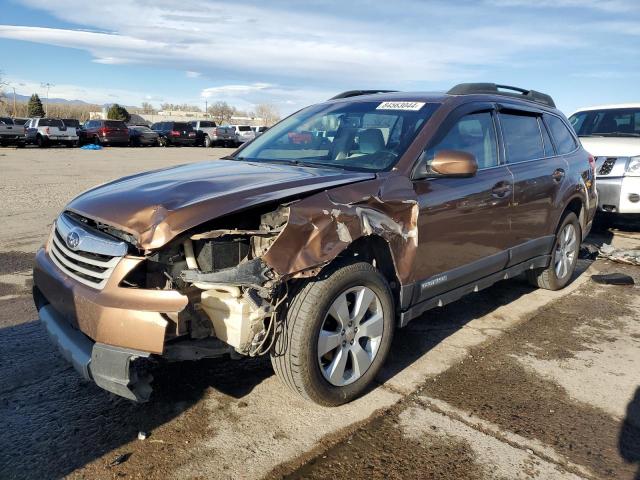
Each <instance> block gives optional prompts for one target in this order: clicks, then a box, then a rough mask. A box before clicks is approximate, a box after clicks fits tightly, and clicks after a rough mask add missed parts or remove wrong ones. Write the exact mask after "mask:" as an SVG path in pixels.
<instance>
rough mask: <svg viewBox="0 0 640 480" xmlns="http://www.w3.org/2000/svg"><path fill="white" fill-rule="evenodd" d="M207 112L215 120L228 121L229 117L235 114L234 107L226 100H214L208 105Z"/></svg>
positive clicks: (219, 121)
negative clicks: (214, 101)
mask: <svg viewBox="0 0 640 480" xmlns="http://www.w3.org/2000/svg"><path fill="white" fill-rule="evenodd" d="M209 113H210V114H211V116H212V117H213V119H214V120H215V121H216V122H218V123H220V124H222V123H228V122H229V120H231V117H233V116H234V115H235V114H236V108H235V107H232V106H231V105H229V104H228V103H227V102H216V103H214V104H213V105H211V106H210V107H209Z"/></svg>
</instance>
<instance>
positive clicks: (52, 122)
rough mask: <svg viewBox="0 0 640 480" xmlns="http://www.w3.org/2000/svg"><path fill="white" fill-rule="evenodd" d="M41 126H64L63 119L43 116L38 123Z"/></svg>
mask: <svg viewBox="0 0 640 480" xmlns="http://www.w3.org/2000/svg"><path fill="white" fill-rule="evenodd" d="M38 125H39V126H41V127H58V128H60V127H63V126H64V125H63V123H62V120H58V119H57V118H41V119H40V123H39V124H38Z"/></svg>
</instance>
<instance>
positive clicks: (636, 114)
mask: <svg viewBox="0 0 640 480" xmlns="http://www.w3.org/2000/svg"><path fill="white" fill-rule="evenodd" d="M569 121H570V122H571V125H572V126H573V128H574V130H575V131H576V133H577V134H578V136H580V137H589V136H595V137H607V136H611V137H640V108H612V109H606V110H588V111H585V112H578V113H575V114H573V115H572V116H571V118H570V119H569Z"/></svg>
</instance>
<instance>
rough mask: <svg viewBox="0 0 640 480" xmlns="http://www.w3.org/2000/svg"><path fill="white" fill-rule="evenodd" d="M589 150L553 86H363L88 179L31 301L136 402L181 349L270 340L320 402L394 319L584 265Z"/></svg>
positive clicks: (210, 353) (64, 347) (45, 258)
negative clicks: (159, 164) (214, 144)
mask: <svg viewBox="0 0 640 480" xmlns="http://www.w3.org/2000/svg"><path fill="white" fill-rule="evenodd" d="M593 167H594V163H593V159H592V158H590V156H589V154H588V153H587V152H586V151H585V150H584V149H583V148H582V146H581V145H580V142H579V141H578V139H577V137H576V136H575V134H574V132H573V131H572V129H571V128H570V127H569V124H568V123H567V120H566V118H565V117H564V116H563V115H562V114H561V113H560V112H559V111H558V110H557V109H556V108H555V105H554V103H553V100H552V99H551V97H549V96H548V95H545V94H542V93H539V92H536V91H533V90H523V89H518V88H514V87H505V86H499V85H495V84H488V83H485V84H462V85H458V86H456V87H454V88H452V89H451V90H450V91H449V92H447V93H446V94H440V93H438V94H430V93H401V92H391V91H373V92H372V91H351V92H345V93H343V94H340V95H338V96H336V97H334V98H333V99H331V100H329V101H327V102H324V103H321V104H317V105H313V106H310V107H308V108H305V109H303V110H300V111H299V112H297V113H295V114H293V115H291V116H290V117H288V118H286V119H285V120H283V121H281V122H280V123H278V124H277V125H276V126H274V127H273V128H271V129H269V130H268V131H267V132H265V133H264V134H262V135H261V136H259V137H257V138H256V139H255V140H253V141H252V142H250V143H248V144H246V145H245V146H244V147H242V148H241V149H239V150H237V151H236V152H235V153H234V154H233V155H231V156H229V157H226V158H224V159H221V160H216V161H206V162H201V163H195V164H189V165H183V166H178V167H175V168H168V169H164V170H157V171H153V172H148V173H141V174H137V175H132V176H129V177H125V178H122V179H120V180H116V181H113V182H110V183H107V184H104V185H101V186H98V187H95V188H93V189H91V190H89V191H86V192H84V193H83V194H81V195H80V196H78V197H77V198H75V199H74V200H72V201H71V202H70V203H69V204H68V205H67V207H66V208H65V209H64V211H63V212H62V213H61V214H60V216H59V217H58V218H57V219H56V220H55V222H54V225H53V228H52V231H51V234H50V237H49V239H48V241H47V243H46V245H45V246H44V247H43V248H42V249H41V250H40V251H39V252H38V253H37V257H36V266H35V271H34V284H35V287H34V299H35V303H36V305H37V307H38V310H39V316H40V319H41V320H42V322H43V323H44V324H45V325H46V328H47V330H48V331H49V333H50V335H51V337H52V339H53V341H54V342H55V343H56V344H57V346H58V347H59V348H60V350H61V351H62V353H63V355H64V356H65V357H66V358H67V359H68V360H69V361H70V362H71V363H72V364H73V365H74V367H75V368H76V369H77V370H78V371H79V372H80V373H81V374H82V375H83V376H84V377H85V378H86V379H88V380H92V381H93V382H95V383H96V384H97V385H99V386H100V387H102V388H104V389H106V390H108V391H110V392H113V393H116V394H118V395H121V396H123V397H127V398H130V399H133V400H137V401H146V400H148V399H149V397H150V394H151V392H152V385H151V383H152V375H151V372H153V368H150V365H151V367H154V368H158V364H162V363H163V362H171V361H192V360H198V359H200V358H211V357H220V356H223V355H232V356H233V357H236V358H238V357H241V356H249V357H251V356H257V355H270V357H271V361H272V364H273V368H274V370H275V372H276V374H277V375H278V377H279V378H280V379H281V380H282V382H283V383H284V384H286V385H287V386H288V387H290V388H291V390H293V391H294V392H296V393H298V394H300V395H301V396H303V397H304V398H307V399H309V400H312V401H314V402H316V403H319V404H322V405H339V404H342V403H345V402H348V401H350V400H352V399H354V398H355V397H357V396H358V395H360V394H362V393H363V392H364V391H365V389H366V388H367V387H368V385H369V384H370V383H371V382H372V380H373V379H374V377H375V376H376V374H377V373H378V372H379V371H380V368H381V366H382V364H383V363H384V361H385V358H386V357H387V354H388V352H389V349H390V347H391V343H392V339H393V334H394V330H395V329H396V328H398V327H403V326H405V325H406V324H407V323H408V322H409V321H410V320H412V319H414V318H416V317H418V316H420V315H421V314H423V313H424V312H426V311H428V310H429V309H432V308H436V307H440V306H442V305H445V304H447V303H450V302H452V301H455V300H456V299H458V298H460V297H461V296H463V295H466V294H471V293H472V292H477V291H479V290H481V289H484V288H486V287H489V286H490V285H492V284H494V283H495V282H497V281H499V280H503V279H506V278H511V277H514V276H516V275H519V274H521V273H525V274H526V276H527V277H528V278H529V280H530V281H531V282H532V283H533V284H534V285H536V286H540V287H543V288H548V289H554V290H555V289H560V288H562V287H564V286H565V285H566V284H567V283H568V282H569V281H570V279H571V277H572V274H573V272H574V268H575V266H576V262H577V258H578V249H579V245H580V242H581V241H582V239H583V238H584V237H585V235H586V234H587V232H588V231H589V229H590V227H591V223H592V219H593V215H594V212H595V208H596V205H597V198H596V195H597V194H596V190H595V177H594V170H593Z"/></svg>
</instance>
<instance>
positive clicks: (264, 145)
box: [236, 101, 439, 171]
mask: <svg viewBox="0 0 640 480" xmlns="http://www.w3.org/2000/svg"><path fill="white" fill-rule="evenodd" d="M438 106H439V105H438V104H434V103H423V102H357V101H354V102H339V103H329V104H326V103H325V104H320V105H314V106H312V107H309V108H306V109H304V110H301V111H300V112H298V113H295V114H294V115H292V116H290V117H289V118H287V119H285V120H283V121H282V122H280V123H279V124H277V125H276V126H274V127H272V128H270V129H268V130H267V131H266V132H264V133H263V134H262V135H260V136H259V137H257V138H256V139H255V140H254V141H253V142H251V143H250V144H249V145H247V146H246V147H245V148H244V149H242V150H241V151H240V152H238V154H237V156H236V158H237V159H239V160H251V161H273V162H277V161H280V162H291V163H300V164H304V165H309V164H311V165H319V166H329V167H337V168H344V169H348V170H361V171H383V170H388V169H390V168H391V167H393V165H395V163H396V161H397V160H398V158H399V157H400V156H401V155H402V154H403V153H404V151H405V150H406V149H407V148H408V147H409V145H410V144H411V142H412V141H413V139H414V138H415V136H416V134H417V132H418V131H419V130H420V128H421V127H422V126H423V125H424V123H425V122H426V121H427V120H428V119H429V118H430V117H431V115H432V114H433V112H434V111H435V110H436V109H437V108H438Z"/></svg>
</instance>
